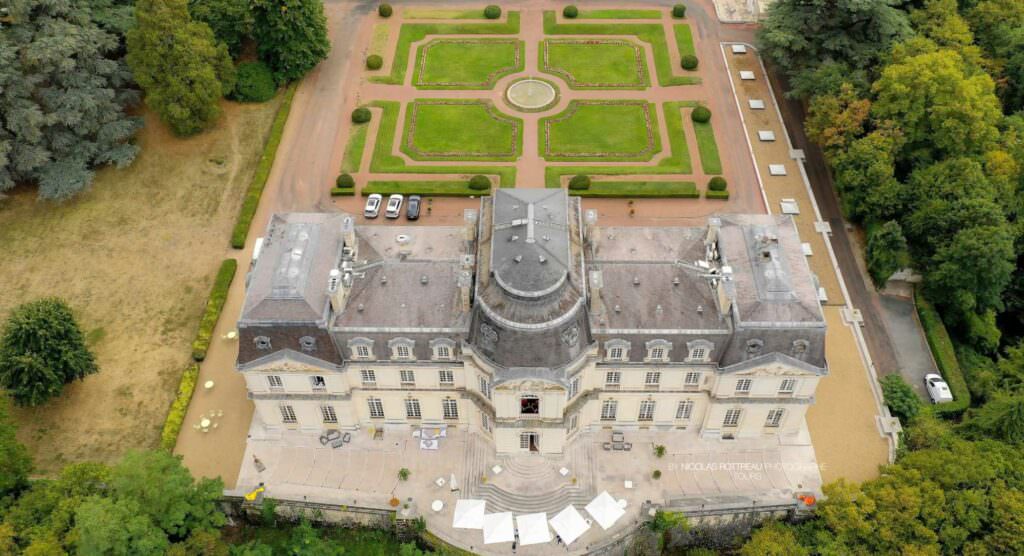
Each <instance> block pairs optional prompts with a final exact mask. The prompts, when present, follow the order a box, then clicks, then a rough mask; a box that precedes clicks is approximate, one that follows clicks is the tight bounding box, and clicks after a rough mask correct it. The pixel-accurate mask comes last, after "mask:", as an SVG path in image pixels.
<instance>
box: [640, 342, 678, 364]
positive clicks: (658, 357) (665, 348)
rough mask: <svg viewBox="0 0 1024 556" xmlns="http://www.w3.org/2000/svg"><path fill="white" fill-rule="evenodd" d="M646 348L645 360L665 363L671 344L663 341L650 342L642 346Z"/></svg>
mask: <svg viewBox="0 0 1024 556" xmlns="http://www.w3.org/2000/svg"><path fill="white" fill-rule="evenodd" d="M644 345H645V347H646V348H647V360H648V361H654V362H662V363H663V362H667V361H668V354H669V352H670V351H672V343H671V342H668V341H665V340H651V341H650V342H647V343H646V344H644Z"/></svg>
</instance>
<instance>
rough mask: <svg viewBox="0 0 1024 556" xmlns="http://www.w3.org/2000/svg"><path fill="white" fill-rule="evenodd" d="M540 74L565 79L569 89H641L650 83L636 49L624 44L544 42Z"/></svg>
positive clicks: (558, 40)
mask: <svg viewBox="0 0 1024 556" xmlns="http://www.w3.org/2000/svg"><path fill="white" fill-rule="evenodd" d="M540 57H541V59H542V60H543V66H544V67H543V71H545V72H547V73H552V74H555V75H559V76H561V77H563V78H565V80H566V82H567V83H568V84H569V87H570V88H572V89H611V88H615V89H644V88H646V87H647V86H648V85H649V84H650V81H649V80H648V77H647V64H646V63H645V62H644V56H643V50H642V49H641V48H640V46H639V45H636V44H632V43H630V42H628V41H623V40H614V39H608V40H602V41H600V42H595V41H594V40H593V39H590V40H587V39H547V40H545V41H544V42H543V43H541V56H540Z"/></svg>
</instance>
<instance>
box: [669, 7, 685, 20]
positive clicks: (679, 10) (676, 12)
mask: <svg viewBox="0 0 1024 556" xmlns="http://www.w3.org/2000/svg"><path fill="white" fill-rule="evenodd" d="M672 17H680V18H682V17H686V6H684V5H682V4H676V5H675V6H672Z"/></svg>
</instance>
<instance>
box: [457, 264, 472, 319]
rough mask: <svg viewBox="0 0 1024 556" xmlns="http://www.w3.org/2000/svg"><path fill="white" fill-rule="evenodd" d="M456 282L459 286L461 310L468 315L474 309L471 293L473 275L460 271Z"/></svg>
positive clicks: (466, 271)
mask: <svg viewBox="0 0 1024 556" xmlns="http://www.w3.org/2000/svg"><path fill="white" fill-rule="evenodd" d="M456 282H457V284H458V286H459V308H460V309H461V310H462V311H463V312H466V313H468V312H469V310H470V309H471V308H472V307H471V299H470V291H471V289H472V287H473V275H472V274H470V272H469V271H468V270H463V271H460V272H459V277H458V279H457V280H456Z"/></svg>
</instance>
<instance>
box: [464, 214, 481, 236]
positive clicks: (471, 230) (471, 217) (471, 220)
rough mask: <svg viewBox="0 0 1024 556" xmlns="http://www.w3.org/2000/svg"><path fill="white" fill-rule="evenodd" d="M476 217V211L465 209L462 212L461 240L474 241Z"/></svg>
mask: <svg viewBox="0 0 1024 556" xmlns="http://www.w3.org/2000/svg"><path fill="white" fill-rule="evenodd" d="M477 217H478V214H477V211H476V209H466V210H463V211H462V221H463V225H462V238H463V239H465V240H466V241H469V242H473V241H476V223H477Z"/></svg>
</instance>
